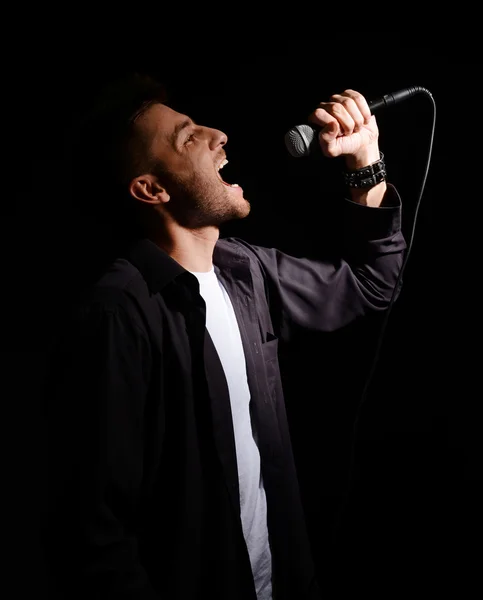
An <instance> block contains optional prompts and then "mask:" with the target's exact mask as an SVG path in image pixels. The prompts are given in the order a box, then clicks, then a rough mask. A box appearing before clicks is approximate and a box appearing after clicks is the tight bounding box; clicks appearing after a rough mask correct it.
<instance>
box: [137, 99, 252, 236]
mask: <svg viewBox="0 0 483 600" xmlns="http://www.w3.org/2000/svg"><path fill="white" fill-rule="evenodd" d="M137 126H138V127H139V128H140V130H141V132H142V133H143V134H145V135H146V139H147V140H149V144H150V146H149V151H150V155H151V158H153V159H154V160H155V161H156V163H157V164H158V165H159V168H155V169H154V172H153V173H152V174H153V175H155V176H156V179H157V181H158V183H159V185H160V186H161V187H162V188H163V189H164V190H165V192H166V194H165V195H164V196H162V197H163V198H164V201H163V203H162V204H161V206H162V210H165V211H168V212H169V214H170V215H171V217H172V218H174V219H175V220H176V221H177V222H178V223H179V224H180V225H182V226H183V227H188V228H199V227H207V226H220V225H221V224H222V223H224V222H226V221H228V220H231V219H240V218H243V217H246V216H247V215H248V214H249V212H250V204H249V202H248V201H247V200H246V199H245V198H244V197H243V189H242V188H241V187H239V186H237V185H236V184H235V185H233V184H229V183H226V182H224V181H223V179H222V178H221V175H220V172H219V169H220V168H222V167H223V166H224V164H226V162H227V160H226V153H225V150H224V146H225V144H226V142H227V137H226V135H225V134H224V133H223V132H221V131H218V130H217V129H212V128H210V127H203V126H202V125H198V124H196V123H194V122H193V121H192V120H191V119H190V118H189V117H187V116H186V115H183V114H181V113H178V112H176V111H174V110H173V109H171V108H169V107H168V106H165V105H162V104H155V105H153V106H151V107H150V108H149V109H148V110H147V111H146V112H145V113H144V114H143V115H142V116H141V117H140V118H139V119H138V121H137Z"/></svg>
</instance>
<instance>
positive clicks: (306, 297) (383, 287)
mask: <svg viewBox="0 0 483 600" xmlns="http://www.w3.org/2000/svg"><path fill="white" fill-rule="evenodd" d="M400 211H401V207H400V200H399V196H398V194H397V192H396V191H395V189H394V188H393V187H392V186H391V185H388V188H387V192H386V194H385V198H384V201H383V205H382V206H381V208H369V207H367V206H361V205H360V204H357V203H355V202H353V201H350V200H346V201H345V204H344V213H345V218H344V224H345V235H344V239H343V250H342V252H341V254H340V257H339V258H338V259H337V260H330V261H328V260H327V261H326V260H315V259H308V258H302V257H295V256H291V255H288V254H286V253H284V252H282V251H280V250H278V249H274V248H264V247H261V246H253V245H249V244H247V243H246V242H244V241H243V240H237V244H242V245H243V246H244V248H245V250H246V251H247V252H248V253H249V255H251V257H252V259H255V265H258V268H259V269H260V270H261V277H262V279H263V280H264V281H265V286H266V294H267V297H268V301H269V306H270V311H271V313H272V316H274V317H275V318H274V324H275V323H279V329H280V330H279V331H278V332H277V335H279V336H280V337H282V338H284V339H288V338H289V337H290V334H291V331H292V329H293V328H294V327H295V328H296V329H308V330H311V331H334V330H336V329H339V328H341V327H343V326H345V325H348V324H349V323H351V322H352V321H354V320H355V319H356V318H358V317H361V316H364V315H365V314H367V313H369V312H373V311H382V310H385V309H386V308H387V306H388V304H389V302H390V300H391V296H392V293H393V289H394V286H395V283H396V280H397V277H398V274H399V271H400V268H401V264H402V260H403V252H404V249H405V247H406V245H405V241H404V238H403V236H402V234H401V231H400V217H401V215H400Z"/></svg>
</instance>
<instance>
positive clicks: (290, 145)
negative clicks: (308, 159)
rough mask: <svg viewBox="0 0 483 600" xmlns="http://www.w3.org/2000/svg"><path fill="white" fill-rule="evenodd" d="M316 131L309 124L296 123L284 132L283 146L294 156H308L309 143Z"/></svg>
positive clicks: (312, 140)
mask: <svg viewBox="0 0 483 600" xmlns="http://www.w3.org/2000/svg"><path fill="white" fill-rule="evenodd" d="M315 134H316V131H315V130H314V129H313V127H311V126H310V125H305V124H304V125H296V126H295V127H292V129H290V131H287V133H286V134H285V146H286V147H287V150H288V151H289V152H290V154H291V155H292V156H295V157H296V158H298V157H301V156H308V155H309V154H310V147H311V144H312V143H313V142H314V139H315V137H316V135H315Z"/></svg>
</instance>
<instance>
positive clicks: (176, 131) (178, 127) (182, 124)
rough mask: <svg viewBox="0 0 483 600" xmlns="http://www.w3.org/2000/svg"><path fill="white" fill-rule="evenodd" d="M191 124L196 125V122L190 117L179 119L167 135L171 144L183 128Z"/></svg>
mask: <svg viewBox="0 0 483 600" xmlns="http://www.w3.org/2000/svg"><path fill="white" fill-rule="evenodd" d="M191 125H196V123H195V122H194V121H193V120H192V119H185V120H184V121H180V122H179V123H178V124H177V125H176V127H175V128H174V130H173V133H172V134H171V135H170V136H169V139H170V142H171V144H173V145H174V144H175V143H176V140H177V139H178V137H179V135H180V133H181V132H182V131H183V129H186V128H187V127H190V126H191Z"/></svg>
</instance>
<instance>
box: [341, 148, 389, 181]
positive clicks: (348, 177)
mask: <svg viewBox="0 0 483 600" xmlns="http://www.w3.org/2000/svg"><path fill="white" fill-rule="evenodd" d="M379 154H380V158H379V160H377V161H376V162H374V163H372V164H370V165H367V167H362V169H357V170H356V171H344V172H343V175H344V181H345V184H346V185H348V186H349V187H351V188H362V189H368V188H372V187H374V186H376V185H377V184H378V183H381V181H385V180H386V165H385V163H384V154H383V153H382V152H380V153H379Z"/></svg>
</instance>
